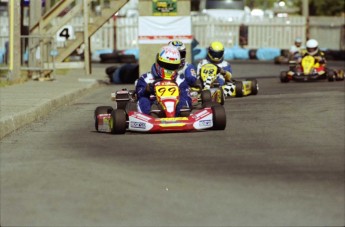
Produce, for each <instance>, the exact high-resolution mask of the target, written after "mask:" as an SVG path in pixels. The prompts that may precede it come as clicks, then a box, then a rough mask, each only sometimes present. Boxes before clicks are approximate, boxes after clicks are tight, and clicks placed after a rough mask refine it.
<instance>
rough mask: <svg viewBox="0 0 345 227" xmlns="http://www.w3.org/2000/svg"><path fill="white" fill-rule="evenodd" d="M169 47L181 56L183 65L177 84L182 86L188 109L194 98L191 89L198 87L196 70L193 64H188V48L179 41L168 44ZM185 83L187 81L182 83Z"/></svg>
mask: <svg viewBox="0 0 345 227" xmlns="http://www.w3.org/2000/svg"><path fill="white" fill-rule="evenodd" d="M168 45H169V46H173V47H175V48H177V50H178V51H179V52H180V55H181V65H180V68H179V70H178V72H177V73H178V76H177V78H176V82H177V83H178V84H181V85H180V90H181V91H180V92H181V93H183V97H186V99H187V103H188V104H187V105H186V107H187V108H189V107H192V98H191V93H190V87H198V85H197V78H196V69H195V66H194V65H193V64H190V63H188V62H186V53H187V52H186V46H185V45H184V43H182V42H181V41H179V40H173V41H170V42H169V43H168ZM183 81H186V82H184V83H182V82H183Z"/></svg>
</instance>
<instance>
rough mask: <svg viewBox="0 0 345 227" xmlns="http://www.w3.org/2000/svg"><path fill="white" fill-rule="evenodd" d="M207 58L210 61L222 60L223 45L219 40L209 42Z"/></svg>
mask: <svg viewBox="0 0 345 227" xmlns="http://www.w3.org/2000/svg"><path fill="white" fill-rule="evenodd" d="M207 55H208V58H209V59H210V60H211V62H212V63H216V64H217V63H219V62H221V61H223V57H224V46H223V44H222V43H221V42H219V41H215V42H212V43H211V44H210V46H209V47H208V53H207Z"/></svg>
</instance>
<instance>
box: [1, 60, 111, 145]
mask: <svg viewBox="0 0 345 227" xmlns="http://www.w3.org/2000/svg"><path fill="white" fill-rule="evenodd" d="M108 66H109V65H100V64H98V65H96V66H92V74H91V75H87V74H86V73H85V70H84V69H69V70H68V71H67V73H66V74H65V75H58V74H55V75H54V80H53V81H34V80H29V81H27V82H25V83H22V84H16V85H11V86H7V87H1V88H0V139H1V138H3V137H4V136H6V135H8V134H10V133H11V132H13V131H15V130H17V129H18V128H20V127H23V126H24V125H26V124H29V123H31V122H33V121H35V120H37V119H39V118H41V117H43V116H44V115H47V114H48V113H49V112H51V111H53V110H54V109H56V108H58V107H61V106H63V105H66V104H68V103H70V102H72V101H73V100H75V99H76V98H78V97H80V96H82V95H83V94H85V93H86V92H88V91H89V90H90V89H94V88H97V87H98V86H100V85H101V84H104V83H108V82H109V79H108V76H107V75H106V73H105V69H106V67H108Z"/></svg>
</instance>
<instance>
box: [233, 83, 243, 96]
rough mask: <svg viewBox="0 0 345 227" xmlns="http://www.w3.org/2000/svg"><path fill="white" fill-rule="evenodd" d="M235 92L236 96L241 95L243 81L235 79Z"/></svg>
mask: <svg viewBox="0 0 345 227" xmlns="http://www.w3.org/2000/svg"><path fill="white" fill-rule="evenodd" d="M235 86H236V87H235V93H236V97H242V96H243V83H242V81H235Z"/></svg>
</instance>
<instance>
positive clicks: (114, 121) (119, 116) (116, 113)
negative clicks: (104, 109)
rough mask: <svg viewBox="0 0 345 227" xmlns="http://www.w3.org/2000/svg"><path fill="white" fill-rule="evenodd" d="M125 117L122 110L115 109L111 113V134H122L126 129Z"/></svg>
mask: <svg viewBox="0 0 345 227" xmlns="http://www.w3.org/2000/svg"><path fill="white" fill-rule="evenodd" d="M126 118H127V116H126V112H125V111H124V110H119V109H115V110H113V111H111V118H110V121H111V123H110V131H111V133H112V134H124V133H125V132H126V128H127V121H126V120H127V119H126Z"/></svg>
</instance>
